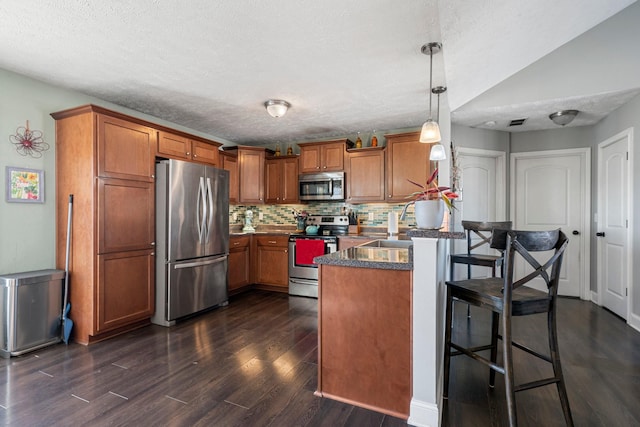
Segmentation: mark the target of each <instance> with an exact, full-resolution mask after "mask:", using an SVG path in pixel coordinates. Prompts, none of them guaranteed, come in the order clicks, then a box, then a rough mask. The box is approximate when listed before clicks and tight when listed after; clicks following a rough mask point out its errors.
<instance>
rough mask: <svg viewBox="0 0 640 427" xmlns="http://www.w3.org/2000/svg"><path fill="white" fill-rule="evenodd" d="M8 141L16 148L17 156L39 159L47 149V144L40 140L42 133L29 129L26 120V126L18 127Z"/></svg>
mask: <svg viewBox="0 0 640 427" xmlns="http://www.w3.org/2000/svg"><path fill="white" fill-rule="evenodd" d="M9 141H11V143H12V144H13V145H15V146H16V150H17V151H18V154H20V155H21V156H26V155H27V154H28V155H29V156H31V157H35V158H40V157H42V152H43V151H47V150H48V149H49V144H47V143H46V142H44V139H42V132H41V131H39V130H31V129H29V120H27V125H26V126H20V127H19V128H18V129H16V134H15V135H10V136H9Z"/></svg>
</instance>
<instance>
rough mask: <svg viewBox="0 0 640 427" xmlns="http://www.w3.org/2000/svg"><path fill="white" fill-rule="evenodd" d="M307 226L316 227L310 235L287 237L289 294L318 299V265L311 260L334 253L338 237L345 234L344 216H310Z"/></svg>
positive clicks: (347, 225)
mask: <svg viewBox="0 0 640 427" xmlns="http://www.w3.org/2000/svg"><path fill="white" fill-rule="evenodd" d="M307 224H308V225H309V226H316V227H317V232H316V233H314V234H306V233H300V234H292V235H290V236H289V295H298V296H306V297H313V298H318V266H317V265H316V264H314V263H313V258H315V257H317V256H321V255H325V254H329V253H332V252H336V251H337V250H338V237H337V236H339V235H344V234H347V233H348V231H349V218H348V217H347V216H346V215H310V216H309V217H307Z"/></svg>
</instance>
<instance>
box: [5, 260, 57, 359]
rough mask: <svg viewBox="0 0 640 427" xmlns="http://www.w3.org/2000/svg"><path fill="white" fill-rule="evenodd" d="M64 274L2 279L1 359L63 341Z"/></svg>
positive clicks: (42, 273) (30, 274)
mask: <svg viewBox="0 0 640 427" xmlns="http://www.w3.org/2000/svg"><path fill="white" fill-rule="evenodd" d="M63 282H64V271H62V270H38V271H30V272H25V273H16V274H9V275H3V276H0V321H1V322H2V324H1V328H0V356H2V357H5V358H6V357H9V356H18V355H20V354H22V353H25V352H27V351H31V350H35V349H38V348H40V347H44V346H46V345H50V344H55V343H57V342H59V341H60V339H61V336H60V333H61V331H60V325H61V323H60V322H61V315H62V289H63V288H62V286H63Z"/></svg>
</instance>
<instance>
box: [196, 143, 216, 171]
mask: <svg viewBox="0 0 640 427" xmlns="http://www.w3.org/2000/svg"><path fill="white" fill-rule="evenodd" d="M191 153H192V158H193V160H196V161H198V162H201V163H206V164H208V165H212V166H217V165H218V163H219V153H220V152H219V150H218V146H217V145H214V144H208V143H206V142H203V141H191Z"/></svg>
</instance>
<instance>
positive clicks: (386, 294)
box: [315, 230, 464, 426]
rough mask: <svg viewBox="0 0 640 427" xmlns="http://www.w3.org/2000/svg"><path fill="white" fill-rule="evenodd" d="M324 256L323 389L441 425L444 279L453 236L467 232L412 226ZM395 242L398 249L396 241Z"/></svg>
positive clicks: (319, 261) (419, 422)
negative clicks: (398, 237)
mask: <svg viewBox="0 0 640 427" xmlns="http://www.w3.org/2000/svg"><path fill="white" fill-rule="evenodd" d="M407 235H408V236H409V237H410V238H411V241H410V243H409V244H407V242H405V241H395V242H394V241H389V240H378V241H374V242H369V243H366V244H364V245H361V246H356V247H353V248H349V249H346V250H344V251H339V252H336V253H334V254H329V255H325V256H322V257H317V258H316V259H315V262H316V263H317V264H319V266H320V285H319V286H320V288H319V305H318V313H319V314H318V337H319V343H318V344H319V353H318V371H319V372H318V391H317V392H316V394H318V395H320V396H323V397H328V398H332V399H336V400H340V401H343V402H348V403H351V404H354V405H358V406H362V407H365V408H369V409H373V410H376V411H379V412H382V413H387V414H390V415H393V416H396V417H400V418H404V419H408V423H409V424H411V425H416V426H436V425H438V424H439V419H440V411H441V405H442V402H441V394H442V393H441V390H442V385H441V383H442V381H441V377H442V354H441V353H442V343H443V336H444V329H443V325H444V322H443V316H444V280H445V274H446V265H447V258H448V252H449V249H448V248H449V239H461V238H464V233H462V232H457V231H443V230H409V231H408V232H407ZM391 246H395V247H391Z"/></svg>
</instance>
